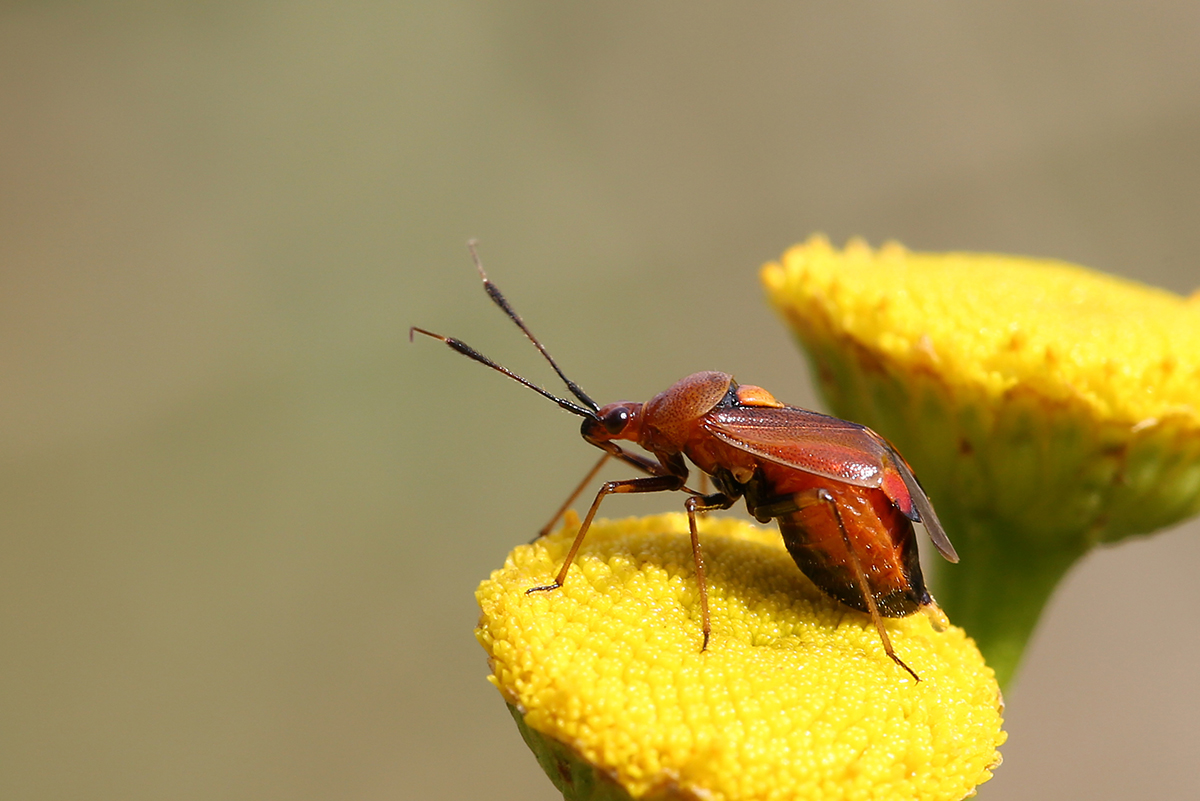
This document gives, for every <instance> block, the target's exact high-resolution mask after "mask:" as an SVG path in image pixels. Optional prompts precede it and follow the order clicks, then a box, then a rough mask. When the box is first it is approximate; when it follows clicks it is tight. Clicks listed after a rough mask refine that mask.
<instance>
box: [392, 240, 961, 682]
mask: <svg viewBox="0 0 1200 801" xmlns="http://www.w3.org/2000/svg"><path fill="white" fill-rule="evenodd" d="M469 246H470V248H471V255H472V258H474V260H475V266H476V268H477V269H478V270H479V275H480V277H481V278H482V279H483V286H484V289H485V290H486V291H487V293H488V296H489V297H491V299H492V301H493V302H495V303H496V305H497V306H499V307H500V308H501V309H502V310H503V311H504V313H505V314H507V315H508V317H509V318H510V319H512V321H513V322H514V323H516V324H517V326H518V327H520V329H521V331H523V332H524V333H525V336H526V337H528V338H529V340H530V341H531V342H532V343H533V344H534V345H535V346H536V347H537V349H538V350H539V351H540V352H541V354H542V355H543V356H544V357H545V358H546V360H547V361H548V362H549V363H550V366H551V367H553V368H554V371H555V372H556V373H557V374H558V376H559V377H560V378H561V379H562V380H563V382H564V383H565V384H566V385H567V389H568V390H570V392H571V394H572V395H573V396H574V397H575V398H576V400H578V401H579V402H580V403H581V404H583V405H582V406H580V405H578V404H576V403H573V402H571V401H569V400H566V399H565V398H560V397H557V396H556V395H554V394H552V393H550V392H548V391H546V390H545V389H543V388H542V387H539V386H537V385H536V384H534V383H532V382H531V381H528V380H527V379H525V378H522V377H521V376H519V375H517V374H516V373H514V372H512V371H510V370H508V369H507V368H505V367H502V366H501V365H499V364H497V363H496V362H494V361H492V360H491V359H489V358H488V357H486V356H484V355H483V354H481V353H479V352H478V351H476V350H475V349H474V348H472V347H470V346H469V345H467V344H466V343H464V342H462V341H461V340H458V339H454V338H452V337H444V336H442V335H441V334H435V333H433V332H431V331H426V330H425V329H423V328H417V327H416V326H413V327H412V328H410V329H409V339H410V341H411V339H412V336H413V334H414V333H420V334H424V335H426V336H429V337H433V338H434V339H437V340H440V341H442V342H444V343H445V344H446V345H448V346H449V347H451V348H453V349H454V350H456V351H458V352H459V353H461V354H463V355H465V356H468V357H470V358H471V359H474V360H475V361H477V362H480V363H482V364H484V365H487V366H488V367H490V368H492V369H493V370H497V371H499V372H501V373H504V374H505V375H506V376H508V377H509V378H512V379H514V380H515V381H518V382H520V383H521V384H524V385H525V386H527V387H529V388H530V389H532V390H534V391H535V392H537V393H539V394H541V395H543V396H544V397H547V398H549V399H550V400H552V401H554V402H555V403H557V404H558V405H559V406H561V407H562V408H563V409H566V410H567V411H569V412H571V413H573V414H576V415H579V416H580V417H582V418H583V425H582V427H581V433H582V435H583V438H584V439H585V440H587V441H588V442H589V443H591V444H592V445H595V446H596V447H598V448H600V449H601V450H603V451H604V456H602V457H601V458H600V461H599V462H597V463H596V466H595V467H593V468H592V470H591V471H590V472H589V473H588V475H587V476H586V477H585V478H584V480H583V482H581V483H580V485H579V486H578V487H577V488H576V489H575V491H574V492H573V493H572V494H571V496H570V497H569V498H568V499H567V501H566V503H564V504H563V506H562V507H561V508H560V509H559V510H558V512H556V513H555V516H554V518H552V519H551V521H550V523H548V524H547V525H546V526H545V527H544V528H543V529H542V530H541V532H540V534H541V535H544V534H546V533H547V532H548V531H549V530H550V528H551V527H552V526H553V525H554V523H555V521H557V519H558V518H559V516H560V515H561V514H562V512H563V511H564V510H565V509H566V508H567V507H568V506H569V505H570V504H571V503H572V502H573V501H574V499H575V497H576V496H577V495H578V494H579V493H580V492H581V491H582V489H583V488H584V486H586V484H588V483H589V482H590V481H591V480H592V478H593V477H594V476H595V475H596V473H597V472H598V471H599V470H600V468H601V466H603V464H604V463H605V461H607V460H608V459H609V458H611V457H615V458H617V459H620V460H621V461H623V462H625V463H627V464H629V465H632V466H633V467H635V468H637V469H638V470H641V471H642V472H645V473H647V474H649V475H647V476H645V477H641V478H630V479H625V480H623V481H609V482H606V483H605V484H604V485H603V486H601V487H600V491H599V492H598V493H597V494H596V500H595V501H593V502H592V505H591V508H589V509H588V513H587V516H586V517H585V518H584V519H583V523H582V525H580V527H579V533H578V534H577V535H576V537H575V541H574V543H572V545H571V549H570V551H569V552H568V553H567V557H566V559H565V560H563V565H562V567H561V568H560V569H559V571H558V575H557V576H556V577H555V579H554V581H553V583H551V584H548V585H545V586H542V587H532V588H530V589H529V590H527V592H539V591H545V590H554V589H558V588H559V587H561V586H562V584H563V581H564V580H565V579H566V576H567V570H568V569H569V568H570V566H571V562H572V561H573V560H574V559H575V555H576V554H577V553H578V551H579V547H580V545H581V544H582V543H583V538H584V537H585V536H586V535H587V532H588V529H589V528H590V527H591V524H592V520H593V519H594V518H595V516H596V510H597V509H598V508H599V507H600V502H601V501H602V500H604V498H605V497H606V496H608V495H611V494H613V493H626V492H664V491H669V490H679V491H683V492H687V493H689V497H688V499H687V500H686V501H685V502H684V508H685V509H686V510H687V514H688V525H689V528H690V531H691V540H692V554H693V557H694V559H695V563H696V577H697V580H698V582H699V586H700V607H701V620H702V628H703V633H704V643H703V646H702V648H701V650H703V649H705V648H707V647H708V639H709V634H710V632H711V626H710V623H709V615H708V590H707V585H706V583H705V580H704V558H703V556H702V553H701V550H700V540H699V537H698V536H697V532H696V513H697V512H706V511H711V510H715V509H728V508H730V507H731V506H733V505H734V504H735V503H736V502H737V501H738V499H739V498H744V499H745V501H746V508H747V509H748V510H749V511H750V514H751V515H753V516H754V517H755V518H756V519H757V520H758V521H759V522H762V523H765V522H767V521H769V520H771V519H775V520H778V521H779V528H780V531H781V533H782V534H783V541H784V544H785V545H786V546H787V549H788V553H790V554H791V556H792V559H794V560H795V562H796V564H797V566H799V568H800V570H801V571H803V573H804V575H806V576H808V578H809V579H811V580H812V582H813V584H815V585H816V586H817V587H818V588H820V589H821V590H822V591H823V592H824V593H825V594H827V595H829V596H830V597H832V598H834V599H836V600H838V601H840V602H841V603H843V604H845V605H846V606H849V607H851V608H852V609H856V610H858V611H860V612H866V613H867V614H868V615H870V616H871V620H872V622H873V623H874V625H875V628H876V630H877V631H878V632H879V637H880V639H881V640H882V641H883V647H884V651H886V652H887V655H888V656H889V657H891V658H892V659H893V660H894V661H895V662H896V664H898V665H899V666H900V667H902V668H904V669H905V670H906V671H908V672H909V674H911V675H912V677H913V678H914V679H916V680H917V681H920V677H919V676H917V674H916V673H915V672H914V671H913V670H912V668H910V667H909V666H908V665H906V664H905V663H904V662H903V661H902V660H901V659H900V657H898V656H897V655H896V652H895V651H894V650H893V648H892V643H891V640H890V639H889V638H888V634H887V630H886V629H885V628H884V626H883V618H885V617H905V616H907V615H910V614H912V613H914V612H916V611H918V610H920V609H922V608H923V607H933V606H935V604H934V601H933V598H932V597H931V596H930V594H929V591H928V590H927V589H926V588H925V580H924V577H923V576H922V575H921V564H920V561H919V559H918V556H917V541H916V537H915V535H914V533H913V525H912V524H913V523H914V522H920V523H923V524H924V526H925V529H926V531H927V532H928V533H929V537H930V539H931V540H932V542H933V544H934V547H936V548H937V550H938V552H939V553H941V554H942V556H944V557H945V558H946V559H947V560H949V561H950V562H957V561H958V555H957V554H956V553H955V552H954V546H953V545H951V544H950V540H949V538H948V537H947V536H946V532H945V531H944V530H943V529H942V525H941V523H940V522H939V521H938V518H937V514H936V513H935V512H934V510H933V505H932V504H931V503H930V502H929V498H928V496H926V494H925V492H924V490H923V489H922V488H921V485H920V484H919V483H918V482H917V479H916V477H915V476H914V475H913V471H912V468H911V467H909V465H908V463H907V462H906V461H905V460H904V457H902V456H901V455H900V454H899V453H898V452H897V451H896V449H895V448H894V447H892V445H891V444H890V443H889V442H888V441H887V440H885V439H884V438H883V437H881V436H879V435H878V434H876V433H875V432H874V431H872V430H871V429H869V428H867V427H866V426H862V425H859V424H858V423H851V422H849V421H846V420H840V419H838V418H836V417H830V416H829V415H824V414H820V413H818V412H813V411H809V410H807V409H800V408H797V407H794V406H786V405H784V404H782V403H780V402H779V401H777V400H776V399H775V398H774V397H773V396H772V395H771V393H769V392H767V391H766V390H765V389H763V388H762V387H756V386H751V385H748V384H738V383H737V382H736V381H734V380H733V376H731V375H729V374H727V373H718V372H702V373H694V374H693V375H690V376H688V377H687V378H684V379H682V380H680V381H677V382H676V383H675V384H674V385H672V386H671V387H670V388H668V389H667V390H666V391H665V392H662V393H660V394H658V395H656V396H654V397H653V398H651V399H650V400H649V401H647V402H646V403H637V402H634V401H620V402H618V403H610V404H608V405H606V406H600V405H598V404H597V403H596V402H595V401H593V400H592V399H591V398H590V397H588V395H587V394H586V393H585V392H584V391H583V390H582V389H580V388H579V386H578V385H576V384H575V382H573V381H571V380H570V379H568V378H567V377H566V376H565V375H564V374H563V371H562V370H561V369H560V368H559V366H558V364H557V363H556V362H555V361H554V359H553V358H551V356H550V354H549V353H547V352H546V349H545V348H544V347H542V344H541V343H540V342H538V340H537V338H536V337H534V336H533V334H532V333H531V332H530V331H529V329H528V328H527V327H526V325H525V322H524V321H523V320H522V319H521V317H520V316H519V315H518V314H517V313H516V311H514V310H513V308H512V306H511V305H509V303H508V301H507V300H506V299H505V297H504V296H503V295H502V294H501V293H500V290H499V289H497V288H496V286H495V284H493V283H492V282H491V281H490V280H488V277H487V274H486V273H484V271H483V266H482V265H481V264H480V262H479V258H478V256H477V255H476V254H475V247H474V242H472V243H470V245H469ZM616 440H627V441H630V442H634V443H637V444H638V445H639V446H641V447H642V448H643V449H645V450H646V451H648V452H649V453H650V454H652V455H653V457H654V458H653V459H650V458H647V457H645V456H642V455H640V454H637V453H633V452H630V451H628V450H626V449H624V448H622V447H621V446H620V445H618V444H617V442H616ZM684 457H687V459H688V460H690V461H691V462H692V463H693V464H695V465H696V467H698V468H699V469H700V470H701V471H702V472H703V473H704V474H706V475H707V476H709V477H711V479H712V481H713V484H714V485H715V488H716V490H717V492H715V493H711V494H705V493H700V492H697V491H696V490H692V489H690V488H688V487H687V486H686V482H687V479H688V467H687V464H686V462H685V461H684Z"/></svg>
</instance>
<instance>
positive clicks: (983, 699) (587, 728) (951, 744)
mask: <svg viewBox="0 0 1200 801" xmlns="http://www.w3.org/2000/svg"><path fill="white" fill-rule="evenodd" d="M577 528H578V520H577V519H569V520H568V523H567V526H566V527H564V529H563V530H562V531H560V532H558V533H556V534H554V535H551V536H549V537H546V538H543V539H541V540H538V541H537V542H535V543H533V544H530V545H523V546H520V547H518V548H517V549H516V550H514V551H513V552H512V553H511V554H510V556H509V558H508V560H507V562H506V564H505V566H504V568H503V569H502V570H498V571H496V572H495V573H493V575H492V577H491V578H490V579H489V580H487V581H485V582H483V583H482V584H481V585H480V587H479V589H478V591H477V593H476V595H477V598H478V600H479V604H480V607H481V608H482V610H483V615H482V618H481V620H480V624H479V629H478V631H477V636H478V638H479V641H480V642H481V643H482V644H483V646H484V648H485V649H486V650H487V652H488V654H489V656H490V662H491V665H492V669H493V676H492V677H491V680H492V682H493V683H494V684H495V685H496V686H497V687H498V688H499V689H500V691H501V693H502V694H503V695H504V698H505V699H506V700H507V701H508V703H509V704H510V705H511V706H512V707H514V709H515V710H517V712H516V714H518V720H519V722H521V723H522V724H523V726H522V728H523V731H524V733H525V734H526V736H527V739H529V740H530V744H531V745H532V746H533V747H534V750H535V752H537V753H538V756H539V761H541V762H542V764H543V767H545V768H546V770H547V773H548V774H549V775H550V776H551V778H552V779H553V780H554V781H555V782H556V784H558V785H559V787H560V789H562V790H563V791H564V793H565V794H566V796H567V797H568V798H577V797H583V795H584V793H585V792H586V793H592V795H588V796H587V797H603V798H657V799H701V798H702V799H714V801H715V800H717V799H720V800H722V801H735V800H736V799H922V800H923V801H924V800H927V801H934V800H935V799H947V801H951V800H953V801H957V800H958V799H961V798H963V797H965V796H968V795H970V794H973V788H975V787H976V786H977V785H978V784H980V783H982V782H984V781H987V779H988V778H990V776H991V773H990V771H991V769H992V768H993V767H994V766H995V765H997V764H999V754H998V753H997V751H996V748H997V747H998V746H999V745H1000V744H1001V743H1002V742H1003V741H1004V737H1005V735H1004V733H1003V732H1002V731H1001V728H1000V727H1001V722H1002V721H1001V711H1002V704H1001V701H1000V694H999V689H998V687H997V684H996V681H995V678H994V675H993V673H992V671H991V670H990V669H989V668H988V667H987V666H986V665H984V663H983V660H982V658H981V656H980V654H979V652H978V650H977V649H976V648H975V645H974V643H973V642H972V641H971V640H970V639H969V638H967V637H966V635H965V634H964V633H963V632H962V630H961V629H958V628H954V627H949V628H945V629H944V630H942V631H938V630H935V629H934V628H933V626H932V625H931V623H930V620H929V619H927V618H926V617H925V616H924V615H919V614H918V615H913V616H911V617H908V618H904V619H898V620H888V621H887V622H886V625H887V626H888V631H889V635H890V636H891V639H892V642H893V644H894V646H895V648H896V651H897V653H898V654H900V655H901V657H902V658H903V659H904V661H905V662H906V663H907V664H909V665H910V666H911V667H912V668H913V669H914V670H915V671H916V672H917V673H918V674H919V675H920V676H921V681H920V682H919V683H918V682H914V681H913V680H912V678H911V677H910V676H908V674H907V673H905V672H904V671H903V670H902V669H900V668H899V667H898V666H897V665H896V664H895V663H894V662H892V661H891V660H890V659H889V658H888V657H887V656H886V655H885V654H884V651H883V647H882V644H881V643H880V641H879V636H878V634H877V633H876V632H875V630H874V628H873V627H872V625H871V623H870V619H869V618H868V617H867V616H866V615H865V614H860V613H857V612H854V611H851V610H849V609H847V608H845V607H843V606H841V605H840V604H838V603H837V602H836V601H833V600H831V599H829V598H828V597H827V596H825V595H824V594H822V593H821V592H820V591H819V590H817V589H816V588H815V587H814V586H813V585H812V583H811V582H809V580H808V579H807V578H805V577H804V575H803V574H802V573H801V572H800V571H799V569H798V568H797V567H796V565H795V564H794V563H793V562H792V560H791V557H789V556H788V554H787V552H786V550H784V548H783V545H782V542H781V539H780V536H779V533H778V531H777V530H774V529H760V528H757V527H755V526H752V525H750V524H747V523H743V522H740V521H737V520H733V519H727V518H726V519H708V520H704V521H702V526H701V539H702V542H703V546H704V548H705V556H706V568H707V570H708V576H709V593H710V595H709V598H710V604H711V613H712V639H711V641H710V643H709V647H708V650H707V651H704V652H701V650H700V643H701V633H700V619H699V614H700V613H699V601H698V592H697V587H696V579H695V574H694V568H693V565H692V556H691V550H690V545H689V538H688V535H687V519H686V517H685V516H684V515H678V514H676V515H663V516H659V517H650V518H645V519H633V520H625V521H618V522H607V521H597V522H596V523H595V524H594V525H593V527H592V529H591V531H590V532H589V533H588V537H587V540H586V542H585V544H584V547H583V549H582V550H581V551H580V554H579V556H578V558H577V559H576V561H575V563H574V565H573V566H572V567H571V570H570V572H569V573H568V576H567V580H566V583H565V585H564V586H563V587H562V588H560V589H558V590H554V591H550V592H539V593H534V594H526V590H528V589H529V588H530V587H533V586H537V585H543V584H546V583H548V582H549V581H550V580H552V578H553V577H554V574H555V572H556V571H557V569H558V567H559V566H560V565H561V563H562V560H563V558H564V557H565V555H566V551H567V548H568V547H569V545H570V543H571V540H572V538H573V536H574V533H575V531H576V530H577ZM584 786H586V787H587V788H589V789H587V790H586V791H584V790H582V789H581V788H582V787H584ZM597 787H601V788H602V789H603V793H598V792H597V790H596V788H597Z"/></svg>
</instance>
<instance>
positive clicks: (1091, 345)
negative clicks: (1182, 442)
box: [763, 237, 1200, 427]
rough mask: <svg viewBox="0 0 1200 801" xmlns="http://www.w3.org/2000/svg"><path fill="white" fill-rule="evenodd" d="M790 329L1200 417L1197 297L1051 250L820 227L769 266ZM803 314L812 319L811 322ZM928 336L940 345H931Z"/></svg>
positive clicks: (1096, 402) (900, 359) (916, 360)
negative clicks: (838, 233) (919, 241)
mask: <svg viewBox="0 0 1200 801" xmlns="http://www.w3.org/2000/svg"><path fill="white" fill-rule="evenodd" d="M763 280H764V282H765V284H766V285H767V288H768V290H769V292H770V294H771V297H772V299H773V300H774V302H775V304H776V306H777V307H778V308H779V309H780V310H781V311H782V312H783V313H784V314H785V316H788V317H789V319H792V320H793V322H794V323H796V324H797V326H798V327H801V328H803V327H806V326H812V325H820V321H818V320H814V319H813V317H814V316H821V315H824V316H826V317H827V318H828V319H829V324H830V325H831V326H832V327H833V328H835V329H837V330H839V331H841V332H843V333H844V334H845V335H847V336H849V337H852V338H854V339H855V340H857V341H859V342H861V343H863V344H864V346H866V347H867V348H869V349H871V350H873V351H877V352H879V353H882V354H886V357H887V358H889V359H891V360H894V361H895V362H896V363H898V364H902V365H908V366H909V367H912V368H920V367H922V366H924V367H926V368H928V369H936V370H937V371H938V372H939V373H940V374H941V375H942V376H943V378H944V379H945V380H947V381H948V382H950V383H951V384H952V385H953V386H957V387H959V388H969V389H970V390H972V391H974V390H978V389H981V390H983V391H985V392H987V393H989V394H991V395H993V396H999V395H1002V394H1004V393H1006V392H1011V391H1013V390H1014V389H1015V388H1017V387H1021V388H1022V389H1024V390H1029V391H1031V392H1033V393H1035V394H1037V395H1039V396H1041V397H1043V398H1047V399H1052V400H1062V401H1068V402H1080V403H1082V404H1085V405H1086V406H1088V407H1089V408H1090V409H1091V411H1092V413H1093V414H1095V415H1097V416H1099V417H1102V418H1106V419H1108V420H1115V421H1120V422H1123V423H1127V424H1129V425H1136V424H1139V423H1143V422H1144V421H1152V420H1155V419H1161V418H1164V417H1168V416H1183V417H1186V418H1190V420H1191V424H1192V425H1193V426H1196V427H1200V301H1198V299H1197V297H1196V296H1193V297H1192V298H1191V299H1187V298H1183V297H1180V296H1178V295H1175V294H1173V293H1171V292H1167V291H1165V290H1161V289H1155V288H1152V287H1148V286H1144V285H1141V284H1137V283H1134V282H1132V281H1125V280H1122V279H1119V278H1114V277H1112V276H1108V275H1103V274H1101V273H1096V272H1093V271H1090V270H1086V269H1083V268H1081V267H1077V266H1075V265H1071V264H1066V263H1063V262H1058V261H1053V260H1049V259H1028V258H1020V257H1014V256H998V255H988V254H975V253H912V252H909V251H907V250H906V249H904V248H903V247H902V246H900V245H896V244H889V245H885V246H884V247H882V248H880V249H878V250H873V249H871V248H870V247H868V246H867V245H866V244H864V243H862V242H861V241H851V242H850V243H848V244H847V246H846V248H845V249H844V250H835V249H834V248H832V247H831V246H830V244H829V242H828V241H826V240H825V239H824V238H822V237H813V238H812V239H810V240H809V241H808V242H806V243H805V244H802V245H797V246H796V247H794V248H792V249H790V250H789V251H787V253H785V254H784V257H783V259H782V263H772V264H768V265H767V266H766V267H764V268H763ZM805 318H807V319H805ZM935 343H936V344H935Z"/></svg>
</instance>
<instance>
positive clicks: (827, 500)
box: [797, 489, 921, 681]
mask: <svg viewBox="0 0 1200 801" xmlns="http://www.w3.org/2000/svg"><path fill="white" fill-rule="evenodd" d="M810 493H811V495H812V496H815V497H814V498H813V500H812V501H811V502H812V503H824V504H827V505H828V507H829V511H830V512H831V513H832V514H833V519H834V520H835V521H837V526H838V531H840V532H841V534H842V542H844V543H845V544H846V553H847V554H849V556H850V565H851V566H852V567H853V568H854V578H855V580H856V581H857V582H858V589H859V591H860V592H861V593H862V596H863V600H865V601H866V602H867V612H868V613H869V614H870V615H871V622H872V623H874V624H875V630H876V631H877V632H879V639H881V640H883V650H884V653H886V654H887V655H888V656H889V657H891V659H892V661H893V662H895V663H896V664H897V665H899V666H900V667H902V668H904V669H905V670H906V671H908V674H909V675H910V676H912V677H913V678H914V679H916V680H917V681H920V680H921V677H920V676H918V675H917V674H916V672H915V671H914V670H913V669H912V668H910V667H909V666H908V665H906V664H904V660H902V659H901V658H900V657H898V656H896V651H895V650H894V649H893V648H892V641H891V638H889V637H888V634H887V629H885V628H884V627H883V615H881V614H879V607H878V606H876V605H875V596H874V595H872V594H871V589H870V587H868V586H867V575H866V573H865V572H863V567H862V562H860V561H859V560H858V554H856V553H855V552H854V547H853V546H852V545H851V544H850V535H849V534H848V533H846V524H845V523H844V522H843V521H842V513H841V511H839V510H838V505H837V501H836V500H834V498H833V495H832V494H830V492H829V491H828V490H824V489H816V490H806V491H805V492H803V493H800V494H799V496H797V500H798V501H799V504H800V505H801V506H807V505H809V503H806V501H807V500H808V499H807V498H803V497H801V496H809V495H810Z"/></svg>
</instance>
